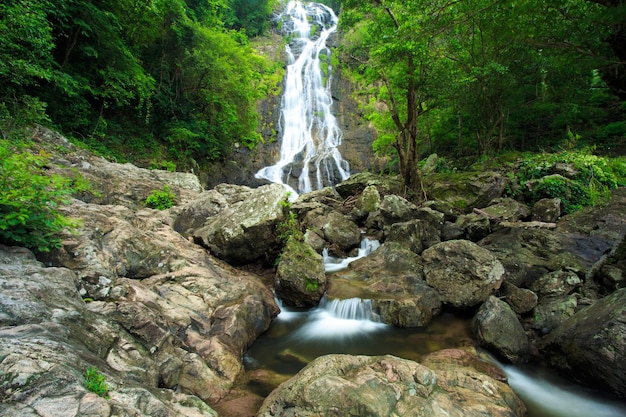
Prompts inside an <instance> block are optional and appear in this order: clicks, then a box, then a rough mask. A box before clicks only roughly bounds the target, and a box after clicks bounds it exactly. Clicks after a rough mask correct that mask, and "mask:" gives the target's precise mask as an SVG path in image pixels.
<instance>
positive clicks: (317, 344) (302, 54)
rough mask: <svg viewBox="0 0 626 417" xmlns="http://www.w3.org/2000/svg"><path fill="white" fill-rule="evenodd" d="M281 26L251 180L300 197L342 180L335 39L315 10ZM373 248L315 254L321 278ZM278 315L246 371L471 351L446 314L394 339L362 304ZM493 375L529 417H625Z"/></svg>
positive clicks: (559, 385) (556, 390)
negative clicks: (261, 154)
mask: <svg viewBox="0 0 626 417" xmlns="http://www.w3.org/2000/svg"><path fill="white" fill-rule="evenodd" d="M280 19H281V22H282V23H281V24H282V28H281V30H282V31H283V34H284V35H285V36H286V37H287V39H288V40H289V44H288V45H287V46H286V54H287V56H288V59H289V61H288V66H287V74H286V79H285V90H284V95H283V100H282V108H281V127H282V139H281V140H282V142H281V151H280V159H279V161H278V162H276V163H275V164H274V165H272V166H269V167H265V168H263V169H261V170H260V171H259V172H258V173H257V174H256V177H257V178H261V179H266V180H268V181H270V182H274V183H280V184H284V185H285V186H286V187H288V188H290V189H291V190H293V191H295V192H297V193H305V192H310V191H312V190H315V189H320V188H323V187H325V186H332V185H335V184H336V183H338V182H340V181H342V180H345V179H347V178H348V177H349V175H350V173H349V168H348V164H347V162H346V161H344V160H343V159H342V157H341V155H340V154H339V151H338V149H337V147H338V146H339V145H340V144H341V139H342V133H341V130H340V129H339V127H338V126H337V123H336V120H335V118H334V116H333V114H332V112H331V106H332V97H331V93H330V77H331V70H332V68H331V65H330V49H329V48H328V46H327V45H326V41H327V39H328V37H329V36H330V35H331V34H332V33H333V32H334V31H335V30H336V27H337V16H336V15H335V14H334V12H333V11H332V10H331V9H330V8H328V7H326V6H324V5H321V4H317V3H306V4H305V3H302V2H299V1H290V2H289V3H288V5H287V6H286V9H285V11H284V12H283V14H282V15H281V16H280ZM377 245H378V242H376V241H367V240H364V243H363V244H362V245H361V248H360V249H359V254H358V255H357V256H356V257H353V258H348V259H337V258H333V257H330V256H329V255H328V253H327V252H326V253H324V260H325V265H326V271H327V272H335V271H338V270H341V269H343V268H346V267H347V265H348V264H349V263H350V262H352V261H354V260H356V259H358V258H361V257H363V256H367V254H369V252H371V251H373V250H375V249H376V247H377ZM278 303H279V305H280V300H278ZM281 310H282V312H281V313H280V315H279V316H278V318H277V319H276V320H274V322H273V323H272V325H271V326H270V328H269V330H268V331H267V332H266V333H265V334H263V335H262V336H261V337H260V338H259V339H258V340H257V341H256V342H255V343H254V345H253V346H252V347H251V348H250V349H249V351H248V352H247V353H246V355H245V357H244V361H245V363H246V367H247V369H248V370H253V369H269V370H271V371H274V372H276V373H278V374H283V375H289V376H290V375H294V374H296V373H297V372H298V371H299V370H300V369H302V368H303V367H304V366H305V365H306V364H307V363H308V362H310V361H312V360H313V359H315V358H316V357H318V356H321V355H325V354H330V353H347V354H355V355H356V354H364V355H385V354H392V355H395V356H398V357H401V358H405V359H410V360H416V361H419V360H420V358H421V357H423V356H424V355H426V354H428V353H431V352H434V351H437V350H439V349H445V348H456V347H462V346H467V345H468V344H473V340H472V334H471V331H470V325H469V319H467V318H459V317H455V316H453V315H451V314H444V315H442V316H440V317H437V318H436V319H435V320H433V322H432V323H431V324H430V325H429V326H427V327H425V328H413V329H401V328H396V327H392V326H388V325H385V324H383V323H380V322H378V317H377V315H376V314H375V313H374V312H373V311H372V304H371V301H370V300H361V299H356V298H352V299H348V300H327V299H323V300H322V302H321V303H320V305H319V306H318V307H316V308H313V309H309V310H303V309H292V308H288V307H284V306H281ZM491 360H493V359H491ZM498 365H499V366H501V367H502V369H503V370H504V371H505V372H506V374H507V376H508V378H509V383H510V385H511V386H512V387H513V389H514V390H515V391H516V392H517V393H518V395H519V396H520V397H521V398H522V400H523V401H524V402H525V403H526V405H527V407H528V410H529V414H528V415H529V417H623V416H626V404H625V403H624V402H623V401H617V400H614V399H611V398H607V397H606V396H604V395H603V394H602V393H599V392H597V391H593V390H590V389H587V388H584V387H581V386H579V385H576V384H572V383H570V382H567V381H565V380H563V379H559V378H558V377H556V376H555V375H554V372H551V371H548V370H546V369H543V368H531V367H517V366H511V365H502V364H498ZM266 388H267V387H266ZM268 393H269V392H259V394H260V395H267V394H268Z"/></svg>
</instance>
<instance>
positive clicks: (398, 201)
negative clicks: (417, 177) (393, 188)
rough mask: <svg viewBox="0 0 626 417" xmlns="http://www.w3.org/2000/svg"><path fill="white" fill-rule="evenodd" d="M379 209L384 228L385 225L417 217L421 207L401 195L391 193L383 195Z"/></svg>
mask: <svg viewBox="0 0 626 417" xmlns="http://www.w3.org/2000/svg"><path fill="white" fill-rule="evenodd" d="M379 210H380V218H381V220H382V223H383V224H382V225H381V229H383V228H384V226H390V225H392V224H394V223H399V222H406V221H409V220H413V219H415V218H416V217H417V212H418V210H419V208H418V207H417V206H416V205H415V204H413V203H411V202H409V201H407V200H406V199H404V198H402V197H400V196H399V195H395V194H389V195H386V196H385V197H383V201H382V203H380V208H379Z"/></svg>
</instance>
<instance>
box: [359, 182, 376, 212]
mask: <svg viewBox="0 0 626 417" xmlns="http://www.w3.org/2000/svg"><path fill="white" fill-rule="evenodd" d="M381 201H382V199H381V197H380V192H379V191H378V188H376V187H375V186H374V185H368V186H367V187H365V189H364V190H363V192H362V193H361V194H359V197H358V198H357V200H356V202H355V208H356V209H357V210H358V211H359V212H361V213H363V214H367V213H371V212H374V211H376V210H378V209H379V208H380V204H381Z"/></svg>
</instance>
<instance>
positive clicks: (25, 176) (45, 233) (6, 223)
mask: <svg viewBox="0 0 626 417" xmlns="http://www.w3.org/2000/svg"><path fill="white" fill-rule="evenodd" d="M14 150H15V148H14V147H12V146H11V145H10V144H9V143H8V142H7V141H0V161H1V165H0V242H2V243H3V244H7V245H21V246H26V247H27V248H31V249H33V250H37V251H40V252H45V251H49V250H50V249H52V248H58V247H60V246H61V241H60V238H59V233H60V232H61V231H63V230H66V229H72V228H74V227H76V225H77V224H76V222H74V221H72V220H71V219H69V218H67V217H65V216H63V215H62V214H60V212H59V211H58V208H59V206H61V205H63V204H66V203H67V202H68V201H69V198H70V195H71V193H72V188H71V180H70V179H68V178H64V177H61V176H59V175H51V174H48V173H47V172H45V171H46V166H47V163H48V158H47V157H46V155H31V154H29V153H26V152H21V153H16V152H14Z"/></svg>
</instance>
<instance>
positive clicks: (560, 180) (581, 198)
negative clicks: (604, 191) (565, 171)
mask: <svg viewBox="0 0 626 417" xmlns="http://www.w3.org/2000/svg"><path fill="white" fill-rule="evenodd" d="M530 198H531V201H537V200H540V199H542V198H560V199H561V204H562V206H563V211H564V212H565V213H573V212H575V211H578V210H580V209H582V208H583V207H585V206H588V205H591V204H592V197H591V193H590V192H589V191H588V190H587V189H585V188H583V186H582V185H581V184H580V183H578V182H575V181H572V180H570V179H568V178H565V177H562V176H560V175H551V176H547V177H544V178H542V179H540V180H539V184H538V185H537V186H536V187H534V189H533V191H532V193H531V194H530Z"/></svg>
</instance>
